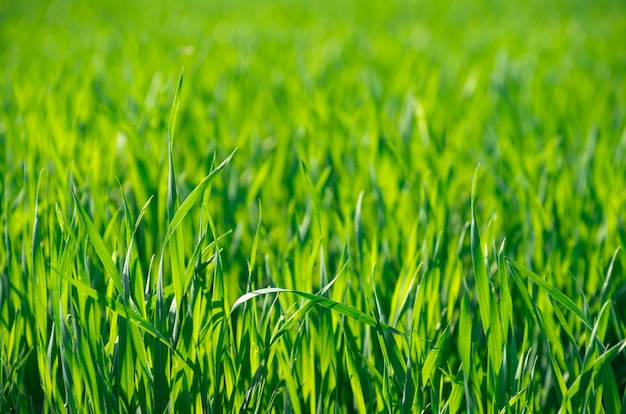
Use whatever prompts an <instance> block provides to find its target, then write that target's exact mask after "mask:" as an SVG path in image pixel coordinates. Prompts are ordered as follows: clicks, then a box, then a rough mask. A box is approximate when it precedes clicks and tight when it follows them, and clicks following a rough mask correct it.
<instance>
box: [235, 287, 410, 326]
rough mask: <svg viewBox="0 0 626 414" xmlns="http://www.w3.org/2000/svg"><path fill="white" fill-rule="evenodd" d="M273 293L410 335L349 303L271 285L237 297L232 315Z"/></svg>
mask: <svg viewBox="0 0 626 414" xmlns="http://www.w3.org/2000/svg"><path fill="white" fill-rule="evenodd" d="M272 293H292V294H294V295H297V296H300V297H303V298H305V299H308V300H310V301H311V302H314V303H316V304H318V305H320V306H322V307H324V308H327V309H330V310H333V311H336V312H338V313H340V314H342V315H344V316H348V317H350V318H352V319H355V320H357V321H359V322H363V323H365V324H366V325H369V326H372V327H374V328H377V327H379V326H380V327H381V328H382V329H384V330H387V331H389V332H391V333H393V334H396V335H402V336H405V337H408V335H407V334H406V333H404V332H401V331H399V330H397V329H396V328H393V327H391V326H389V325H387V324H385V323H383V322H379V321H377V320H376V319H374V318H373V317H372V316H370V315H368V314H366V313H363V312H361V311H360V310H358V309H354V308H351V307H349V306H347V305H344V304H343V303H339V302H335V301H334V300H331V299H328V298H326V297H323V296H319V295H315V294H312V293H308V292H302V291H299V290H292V289H282V288H272V287H269V288H262V289H257V290H253V291H252V292H248V293H246V294H244V295H242V296H241V297H240V298H239V299H237V301H235V303H234V304H233V307H232V308H231V310H230V313H231V315H232V313H233V312H234V311H235V309H237V308H238V307H239V306H241V305H243V304H244V303H246V302H247V301H249V300H251V299H254V298H256V297H257V296H261V295H268V294H272Z"/></svg>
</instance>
